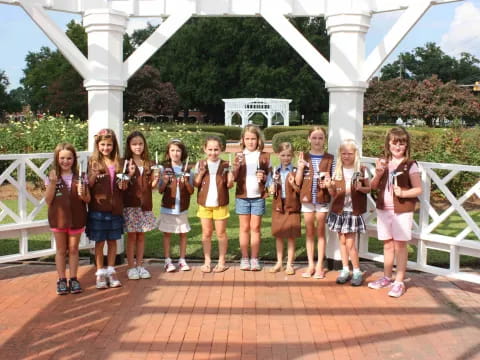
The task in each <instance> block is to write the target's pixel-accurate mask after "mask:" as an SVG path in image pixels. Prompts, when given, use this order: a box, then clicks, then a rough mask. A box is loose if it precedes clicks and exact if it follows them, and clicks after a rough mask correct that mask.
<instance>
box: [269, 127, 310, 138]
mask: <svg viewBox="0 0 480 360" xmlns="http://www.w3.org/2000/svg"><path fill="white" fill-rule="evenodd" d="M312 126H313V125H308V126H306V125H302V126H271V127H269V128H266V129H265V130H264V131H263V135H265V140H273V136H274V135H275V134H279V133H282V132H291V131H297V130H310V129H311V128H312Z"/></svg>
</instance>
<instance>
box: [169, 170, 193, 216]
mask: <svg viewBox="0 0 480 360" xmlns="http://www.w3.org/2000/svg"><path fill="white" fill-rule="evenodd" d="M165 170H167V171H168V170H170V171H171V172H172V173H174V171H173V167H172V166H171V165H170V164H169V165H166V166H165ZM189 180H190V179H189V178H188V177H186V178H185V181H189ZM178 189H180V211H182V212H183V211H185V210H187V209H188V207H189V206H190V196H191V195H192V193H190V192H189V191H188V189H187V187H186V186H185V184H184V183H182V182H181V181H180V178H176V177H175V176H173V178H172V180H171V181H170V182H169V183H168V184H167V186H166V187H165V190H164V191H163V197H162V207H164V208H167V209H174V208H175V197H176V196H177V190H178Z"/></svg>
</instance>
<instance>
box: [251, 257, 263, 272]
mask: <svg viewBox="0 0 480 360" xmlns="http://www.w3.org/2000/svg"><path fill="white" fill-rule="evenodd" d="M260 270H262V267H261V266H260V263H259V261H258V259H257V258H251V259H250V271H260Z"/></svg>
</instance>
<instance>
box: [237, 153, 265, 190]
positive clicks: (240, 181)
mask: <svg viewBox="0 0 480 360" xmlns="http://www.w3.org/2000/svg"><path fill="white" fill-rule="evenodd" d="M235 161H237V159H235ZM259 163H260V164H259V165H260V169H262V170H263V171H265V176H267V175H268V172H269V170H270V169H269V167H270V154H269V153H266V152H264V151H262V152H261V153H260V158H259ZM246 180H247V164H246V163H245V161H243V162H242V164H241V165H240V166H239V167H238V171H237V172H236V174H235V181H236V182H237V187H236V189H235V196H236V197H237V198H246V197H247V184H246ZM258 189H259V191H260V197H262V198H264V197H266V196H267V192H266V190H265V181H262V182H260V183H259V184H258Z"/></svg>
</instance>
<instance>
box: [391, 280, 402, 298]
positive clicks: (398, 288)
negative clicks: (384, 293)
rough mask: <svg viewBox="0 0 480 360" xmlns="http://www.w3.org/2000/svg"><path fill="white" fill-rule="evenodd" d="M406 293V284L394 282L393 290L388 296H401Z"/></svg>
mask: <svg viewBox="0 0 480 360" xmlns="http://www.w3.org/2000/svg"><path fill="white" fill-rule="evenodd" d="M403 294H405V285H404V284H403V283H394V284H393V286H392V290H390V291H389V292H388V296H391V297H396V298H399V297H400V296H402V295H403Z"/></svg>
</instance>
